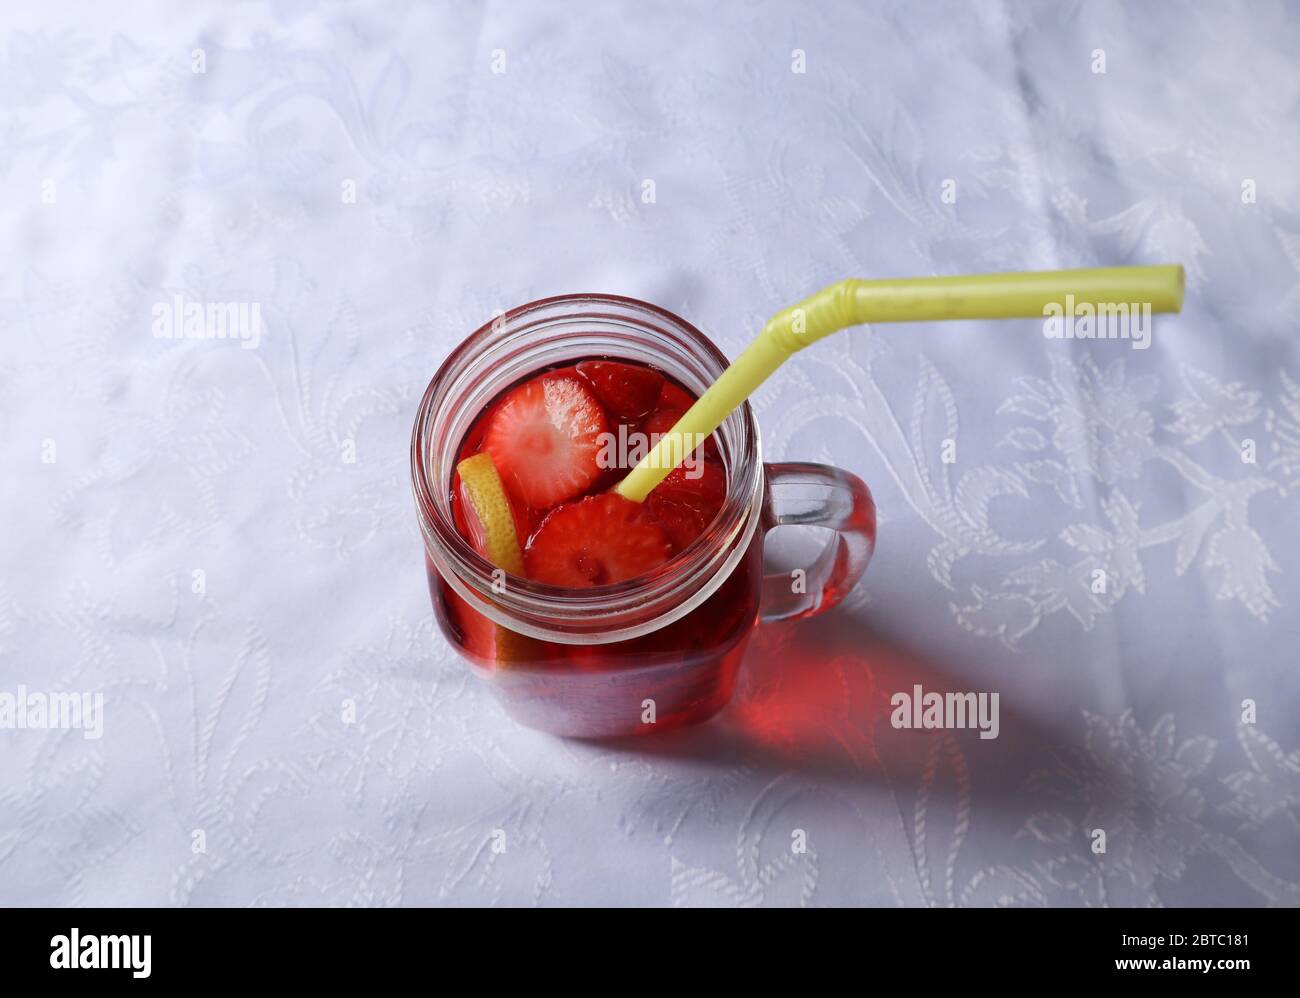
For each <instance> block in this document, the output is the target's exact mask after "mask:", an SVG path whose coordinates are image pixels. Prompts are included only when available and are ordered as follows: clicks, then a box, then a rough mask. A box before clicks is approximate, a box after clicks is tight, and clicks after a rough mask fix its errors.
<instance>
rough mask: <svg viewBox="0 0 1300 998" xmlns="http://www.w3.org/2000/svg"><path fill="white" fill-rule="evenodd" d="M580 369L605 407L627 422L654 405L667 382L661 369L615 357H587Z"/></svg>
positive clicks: (639, 416) (610, 412) (642, 414)
mask: <svg viewBox="0 0 1300 998" xmlns="http://www.w3.org/2000/svg"><path fill="white" fill-rule="evenodd" d="M577 370H578V373H579V374H580V375H582V376H583V377H584V378H586V379H587V382H588V384H590V385H591V387H592V390H593V391H595V393H596V397H597V398H599V399H600V401H601V403H602V404H603V405H604V406H605V410H606V411H607V412H608V413H609V414H610V415H611V416H613V417H614V418H615V419H618V420H622V421H623V422H625V423H631V422H635V421H636V420H638V419H640V418H641V417H642V416H644V415H645V414H646V413H647V412H649V411H650V410H651V409H653V408H654V407H655V403H656V402H658V401H659V393H660V391H661V390H662V389H663V386H664V376H663V375H662V374H660V373H659V372H658V371H655V370H653V369H651V368H649V367H634V366H633V365H631V364H620V363H618V362H617V361H613V360H585V361H583V362H582V363H581V364H579V365H578V368H577Z"/></svg>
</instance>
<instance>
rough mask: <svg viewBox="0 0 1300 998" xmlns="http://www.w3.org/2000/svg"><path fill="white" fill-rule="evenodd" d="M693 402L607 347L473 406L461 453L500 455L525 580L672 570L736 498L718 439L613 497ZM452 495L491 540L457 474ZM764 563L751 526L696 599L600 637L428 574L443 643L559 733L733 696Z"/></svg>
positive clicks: (582, 582)
mask: <svg viewBox="0 0 1300 998" xmlns="http://www.w3.org/2000/svg"><path fill="white" fill-rule="evenodd" d="M694 401H695V396H694V395H693V394H692V393H690V392H689V391H687V390H686V389H685V388H684V387H682V386H681V385H680V384H678V383H676V382H674V381H673V380H672V379H671V378H669V377H668V376H666V375H665V374H664V373H663V372H661V371H658V370H656V369H655V368H653V367H650V366H648V365H642V364H630V363H627V362H625V361H614V360H612V359H610V358H590V359H588V360H585V361H582V362H580V363H577V364H568V365H565V366H563V367H556V368H551V369H549V370H545V371H541V372H535V373H533V374H530V375H529V376H528V377H527V378H525V379H523V380H521V381H520V382H517V383H516V384H514V385H512V386H511V387H509V388H507V389H506V390H505V391H503V392H501V393H499V394H498V395H497V397H496V398H495V399H493V400H492V402H491V403H489V405H488V406H486V407H485V409H484V410H483V412H481V413H480V414H479V415H478V416H477V417H476V418H475V420H474V422H473V424H472V425H471V427H470V429H469V431H468V433H466V435H465V437H464V439H463V441H462V442H461V445H460V447H459V449H458V451H457V457H456V462H457V464H459V463H460V462H461V461H463V460H464V459H466V458H469V457H471V456H473V455H475V454H478V453H480V452H484V451H486V452H487V453H489V454H490V455H491V456H492V457H493V461H494V464H495V465H496V468H497V472H498V474H499V475H500V477H501V480H502V484H503V485H504V486H505V490H506V493H507V496H508V498H509V500H510V505H511V509H512V511H513V514H514V521H515V526H516V535H517V537H518V539H519V542H520V546H521V548H522V549H523V554H524V565H525V576H526V577H527V578H529V579H530V580H532V581H534V582H541V583H544V584H551V585H557V586H565V587H571V588H594V587H598V586H608V585H616V584H618V583H620V582H625V581H627V580H628V579H632V578H636V577H639V576H640V575H644V574H650V573H653V572H655V571H657V570H660V569H662V568H663V567H665V566H668V565H669V564H670V562H672V560H673V559H674V558H676V557H677V556H678V555H679V554H681V553H682V552H683V551H685V550H686V549H688V548H690V547H691V545H692V544H694V543H695V542H696V541H697V540H698V539H699V538H700V537H701V535H703V534H705V533H706V531H707V530H708V528H709V527H710V525H711V524H712V523H713V521H714V519H715V517H716V516H717V514H718V512H719V511H720V510H721V508H722V505H723V503H724V501H725V499H726V494H727V474H726V469H725V466H724V462H723V458H722V454H721V452H720V451H719V449H718V447H717V445H716V442H715V441H714V440H713V439H712V438H710V440H709V441H707V442H706V443H705V444H704V445H703V446H701V447H700V448H699V449H698V450H697V451H695V452H694V453H693V454H691V455H690V456H689V457H688V458H687V460H686V461H685V462H684V463H683V465H682V466H681V467H679V468H678V469H677V470H676V471H674V472H673V473H672V474H671V475H670V476H669V477H668V478H667V479H666V480H665V481H664V482H663V483H662V484H661V485H660V486H659V487H658V488H657V489H655V490H654V491H653V492H652V493H651V494H650V496H649V497H647V499H646V501H645V503H644V504H637V503H631V502H629V501H628V500H626V499H623V498H622V497H621V496H617V495H614V494H611V493H610V489H611V488H612V487H613V486H614V485H616V484H617V483H618V482H619V481H620V480H621V479H622V478H623V476H624V475H626V474H627V472H628V471H629V470H630V469H631V467H632V466H634V465H635V464H636V462H637V460H639V459H640V456H641V454H644V453H645V452H646V451H647V450H648V449H649V448H650V447H651V446H653V444H654V443H655V442H656V441H657V440H658V437H659V435H660V434H662V433H664V432H666V431H667V430H669V429H671V428H672V426H673V425H674V424H675V423H676V421H677V419H678V418H679V417H680V416H681V414H682V413H683V412H685V411H686V409H688V408H689V407H690V406H691V404H693V403H694ZM557 433H558V434H559V438H558V439H555V434H557ZM575 440H576V441H577V442H576V443H575ZM449 502H450V504H451V509H452V515H453V522H454V523H455V526H456V529H457V531H458V533H459V534H460V535H461V537H462V538H464V539H465V540H466V542H468V543H470V544H471V546H475V545H476V544H478V543H480V541H481V538H479V537H478V536H476V530H475V526H476V525H475V524H474V512H473V509H472V506H470V505H469V504H468V503H467V501H466V497H465V494H464V492H463V491H462V489H461V488H460V481H459V476H453V479H452V482H451V488H450V495H449ZM761 562H762V545H761V540H760V536H759V534H758V533H757V532H756V533H755V534H754V536H753V538H752V539H751V541H750V542H749V544H748V547H747V549H746V550H745V552H744V555H743V557H742V558H741V560H740V563H739V564H738V565H737V566H736V568H735V569H733V570H732V572H731V574H730V575H729V576H728V578H727V579H726V581H725V582H724V583H723V584H722V585H721V586H720V587H719V588H718V589H717V590H716V591H715V592H713V593H712V594H711V595H710V596H709V597H708V598H707V599H705V600H704V602H703V603H701V604H700V605H699V606H698V607H696V608H694V609H692V610H691V611H690V612H688V613H686V614H685V615H684V616H682V617H681V618H680V619H678V620H676V621H674V622H673V623H670V624H668V625H667V626H665V627H662V628H659V629H658V630H655V631H653V632H651V633H648V634H645V635H642V636H639V637H634V638H630V639H628V640H623V641H614V642H608V643H601V644H565V643H558V642H553V641H546V640H541V639H537V638H528V637H521V636H520V635H518V634H503V633H502V628H501V626H500V625H499V624H497V623H495V622H494V621H492V620H491V619H489V618H488V617H486V616H484V614H483V613H481V612H480V611H479V609H476V608H475V607H474V606H472V605H471V604H470V603H469V602H468V601H467V600H466V599H465V598H463V597H462V596H461V595H459V594H458V593H457V592H455V591H454V590H453V589H452V588H451V587H450V586H448V585H447V583H446V581H445V580H444V579H443V578H442V577H441V576H440V575H439V573H438V572H437V571H436V570H435V569H434V567H433V565H432V564H430V566H429V583H430V588H431V591H432V593H433V599H434V610H435V613H436V617H437V620H438V623H439V625H440V626H441V628H442V631H443V633H444V635H445V636H446V637H447V640H448V641H450V642H451V643H452V644H453V645H455V646H456V647H457V648H458V649H459V651H460V652H461V654H463V655H464V656H465V657H466V658H467V659H469V660H470V662H471V663H472V664H474V665H475V666H476V667H477V668H479V669H481V670H483V671H484V672H486V673H488V674H489V675H490V677H491V679H492V681H493V683H494V685H495V687H496V690H497V693H498V695H500V696H502V697H503V698H504V699H505V701H506V705H507V707H508V708H509V709H510V711H511V713H512V714H514V715H515V716H516V717H517V718H518V719H519V720H521V721H523V722H524V723H526V724H530V725H532V726H535V727H542V728H547V729H550V730H556V731H561V732H568V731H571V730H573V729H574V728H576V727H578V726H579V725H578V723H577V721H578V717H579V716H580V718H581V727H582V729H583V730H584V732H586V733H591V729H592V726H593V721H594V719H598V718H605V719H607V727H608V733H615V732H625V731H629V730H630V731H638V732H641V731H653V730H660V731H662V730H665V729H667V728H673V727H677V726H680V725H681V724H685V723H689V722H691V721H696V720H701V719H703V718H704V717H707V716H709V715H711V714H713V713H715V712H716V711H717V710H719V709H720V708H721V707H722V706H723V705H724V704H725V703H726V702H727V700H728V698H729V697H730V695H731V688H732V684H733V682H734V679H735V675H736V670H737V668H738V667H739V665H740V660H741V657H742V655H743V653H744V647H745V643H746V640H747V638H748V636H749V632H750V630H751V628H752V626H753V624H754V621H755V620H756V618H757V616H758V605H759V593H760V587H761V580H762V569H761ZM507 584H508V583H507ZM566 705H568V706H566ZM568 707H572V712H573V715H574V716H570V710H569V709H568ZM630 720H636V721H638V722H639V723H637V724H636V725H635V726H632V725H630V724H629V721H630ZM605 726H606V725H600V724H597V727H605ZM598 733H603V732H598Z"/></svg>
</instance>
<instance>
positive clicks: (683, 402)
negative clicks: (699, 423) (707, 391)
mask: <svg viewBox="0 0 1300 998" xmlns="http://www.w3.org/2000/svg"><path fill="white" fill-rule="evenodd" d="M694 404H695V396H694V395H692V394H691V393H690V392H688V391H687V390H686V389H685V388H678V387H677V386H676V385H674V384H673V383H672V382H671V381H665V382H664V387H663V389H662V390H661V391H660V392H659V401H658V402H657V403H656V404H655V408H656V409H677V410H678V411H680V412H685V411H686V410H687V409H689V408H690V407H691V406H693V405H694Z"/></svg>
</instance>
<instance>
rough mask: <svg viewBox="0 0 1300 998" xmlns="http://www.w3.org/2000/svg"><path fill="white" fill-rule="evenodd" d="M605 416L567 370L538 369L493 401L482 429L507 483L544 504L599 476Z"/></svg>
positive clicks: (523, 498) (526, 499)
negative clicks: (548, 371) (537, 374)
mask: <svg viewBox="0 0 1300 998" xmlns="http://www.w3.org/2000/svg"><path fill="white" fill-rule="evenodd" d="M608 432H609V422H608V421H607V420H606V419H605V411H604V409H602V408H601V406H600V402H599V401H597V399H596V396H595V395H593V394H592V393H591V389H589V388H588V387H587V386H586V384H585V383H584V382H583V381H582V380H581V379H580V378H576V377H573V376H572V375H568V374H543V375H542V376H541V377H538V378H533V379H532V380H531V381H526V382H524V383H523V384H522V385H520V386H519V387H518V388H516V389H514V390H513V391H512V392H510V393H509V394H508V395H506V397H505V398H503V399H502V400H501V401H500V402H499V403H498V404H497V407H496V409H495V410H493V412H492V415H491V417H490V418H489V420H488V424H487V428H486V429H485V430H484V432H483V449H484V450H485V451H487V452H488V453H489V454H491V455H492V461H493V463H495V464H496V466H497V470H498V471H499V472H500V474H501V479H502V481H503V482H505V484H506V488H507V489H509V490H510V492H511V493H512V494H513V495H514V496H515V497H516V498H517V499H518V500H519V501H520V502H522V503H523V504H524V505H526V506H532V507H534V508H540V509H545V508H546V507H548V506H553V505H555V504H556V503H557V502H563V501H564V500H566V499H572V498H573V497H574V496H576V495H578V494H580V493H582V492H584V491H586V490H587V488H588V487H590V485H591V484H592V482H594V481H595V480H596V479H597V478H598V477H600V473H601V468H600V465H599V461H598V458H599V455H600V452H601V449H602V440H601V435H602V434H604V433H608Z"/></svg>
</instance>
